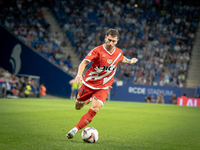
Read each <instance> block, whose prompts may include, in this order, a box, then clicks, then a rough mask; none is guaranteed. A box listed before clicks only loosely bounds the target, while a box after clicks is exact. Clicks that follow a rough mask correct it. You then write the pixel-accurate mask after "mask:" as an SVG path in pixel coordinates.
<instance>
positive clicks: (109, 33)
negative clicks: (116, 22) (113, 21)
mask: <svg viewBox="0 0 200 150" xmlns="http://www.w3.org/2000/svg"><path fill="white" fill-rule="evenodd" d="M106 35H107V36H109V35H111V36H112V37H117V38H119V32H118V30H116V29H112V28H110V29H109V30H108V31H107V32H106Z"/></svg>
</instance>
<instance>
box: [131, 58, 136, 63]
mask: <svg viewBox="0 0 200 150" xmlns="http://www.w3.org/2000/svg"><path fill="white" fill-rule="evenodd" d="M137 61H138V59H137V58H132V59H131V63H130V64H135V63H136V62H137Z"/></svg>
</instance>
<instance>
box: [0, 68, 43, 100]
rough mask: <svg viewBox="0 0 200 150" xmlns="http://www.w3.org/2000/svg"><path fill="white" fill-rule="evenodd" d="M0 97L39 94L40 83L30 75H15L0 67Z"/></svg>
mask: <svg viewBox="0 0 200 150" xmlns="http://www.w3.org/2000/svg"><path fill="white" fill-rule="evenodd" d="M0 85H1V86H0V97H5V96H6V97H10V98H11V97H14V98H18V97H28V96H29V95H36V96H37V97H38V96H39V93H40V89H39V88H40V87H39V86H40V85H39V83H38V81H37V80H35V79H32V78H30V77H24V76H16V75H15V74H14V73H10V72H9V71H8V70H4V69H3V68H1V67H0Z"/></svg>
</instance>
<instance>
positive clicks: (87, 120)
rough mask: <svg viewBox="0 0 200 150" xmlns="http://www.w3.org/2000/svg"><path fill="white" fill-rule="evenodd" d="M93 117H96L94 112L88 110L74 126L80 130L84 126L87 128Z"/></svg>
mask: <svg viewBox="0 0 200 150" xmlns="http://www.w3.org/2000/svg"><path fill="white" fill-rule="evenodd" d="M95 115H96V112H95V111H94V110H92V109H91V108H90V109H89V110H88V112H87V113H86V114H85V115H83V116H82V118H81V119H80V121H79V122H78V124H77V125H76V127H77V129H78V130H80V129H82V128H84V127H85V126H87V125H88V124H89V123H90V122H91V121H92V119H93V117H94V116H95Z"/></svg>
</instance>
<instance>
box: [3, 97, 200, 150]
mask: <svg viewBox="0 0 200 150" xmlns="http://www.w3.org/2000/svg"><path fill="white" fill-rule="evenodd" d="M74 104H75V101H74V100H68V99H32V98H27V99H0V149H1V150H139V149H144V150H156V149H158V150H162V149H164V150H173V149H174V150H177V149H180V150H199V149H200V108H197V107H185V106H176V105H167V104H164V105H163V104H147V103H135V102H116V101H106V102H105V105H104V107H102V108H101V110H100V111H99V112H98V113H97V115H96V116H95V117H94V119H93V121H92V122H91V123H90V124H89V125H88V126H91V127H94V128H96V129H97V130H98V132H99V140H98V141H97V142H96V143H84V142H83V141H82V139H81V132H82V130H80V131H79V132H78V133H77V134H76V135H75V137H74V138H73V139H70V140H69V139H67V138H66V133H67V132H68V131H69V130H70V129H71V128H73V127H74V126H75V125H76V123H77V122H78V121H79V119H80V118H81V117H82V115H83V114H85V113H86V112H87V111H88V109H89V107H90V105H87V106H85V107H84V108H83V109H82V110H75V108H74Z"/></svg>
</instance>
